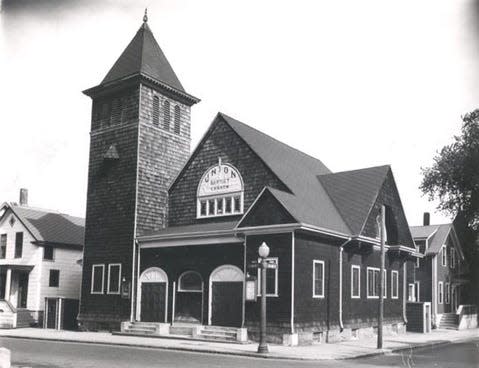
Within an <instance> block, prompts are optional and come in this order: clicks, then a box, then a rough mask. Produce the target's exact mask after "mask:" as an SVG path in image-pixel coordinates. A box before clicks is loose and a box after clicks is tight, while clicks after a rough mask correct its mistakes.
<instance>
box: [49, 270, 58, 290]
mask: <svg viewBox="0 0 479 368" xmlns="http://www.w3.org/2000/svg"><path fill="white" fill-rule="evenodd" d="M59 284H60V271H59V270H50V279H49V283H48V286H50V287H58V285H59Z"/></svg>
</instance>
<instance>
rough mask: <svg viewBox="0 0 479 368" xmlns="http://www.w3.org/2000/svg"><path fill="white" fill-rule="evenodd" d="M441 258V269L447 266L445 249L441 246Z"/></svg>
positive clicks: (444, 246)
mask: <svg viewBox="0 0 479 368" xmlns="http://www.w3.org/2000/svg"><path fill="white" fill-rule="evenodd" d="M441 258H442V265H443V267H446V266H447V247H446V245H443V246H442V248H441Z"/></svg>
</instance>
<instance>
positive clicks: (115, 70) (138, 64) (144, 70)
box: [101, 22, 185, 92]
mask: <svg viewBox="0 0 479 368" xmlns="http://www.w3.org/2000/svg"><path fill="white" fill-rule="evenodd" d="M136 74H142V75H145V76H148V77H150V78H153V79H155V80H157V81H160V82H162V83H165V84H167V85H168V86H170V87H173V88H175V89H177V90H179V91H181V92H185V90H184V88H183V86H182V85H181V82H180V80H179V79H178V77H177V76H176V74H175V72H174V71H173V68H172V67H171V65H170V63H169V62H168V59H167V58H166V56H165V54H164V53H163V51H162V50H161V48H160V46H159V45H158V43H157V42H156V40H155V37H154V36H153V33H152V32H151V30H150V27H149V26H148V24H147V23H146V22H145V23H143V24H142V26H141V27H140V29H139V30H138V32H137V33H136V35H135V37H133V39H132V40H131V41H130V43H129V44H128V46H127V47H126V49H125V50H124V51H123V53H122V54H121V55H120V57H119V58H118V60H117V61H116V62H115V64H114V65H113V66H112V68H111V69H110V71H109V72H108V73H107V75H106V76H105V78H104V79H103V81H102V82H101V83H102V84H105V83H109V82H113V81H115V80H118V79H122V78H125V77H128V76H131V75H136Z"/></svg>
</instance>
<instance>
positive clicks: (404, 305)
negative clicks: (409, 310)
mask: <svg viewBox="0 0 479 368" xmlns="http://www.w3.org/2000/svg"><path fill="white" fill-rule="evenodd" d="M406 265H407V261H406V262H404V264H403V270H402V273H403V283H402V319H403V322H404V323H407V316H406V299H407V277H406V273H407V267H406Z"/></svg>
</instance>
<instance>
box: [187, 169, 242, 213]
mask: <svg viewBox="0 0 479 368" xmlns="http://www.w3.org/2000/svg"><path fill="white" fill-rule="evenodd" d="M243 192H244V187H243V179H242V178H241V175H240V173H239V171H238V170H237V169H236V168H235V167H234V166H232V165H230V164H222V163H221V159H220V160H219V162H218V165H215V166H212V167H210V168H209V169H208V170H206V172H205V173H204V174H203V176H202V178H201V180H200V183H199V185H198V192H197V212H196V214H197V217H198V218H200V217H216V216H232V215H239V214H242V213H243Z"/></svg>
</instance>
